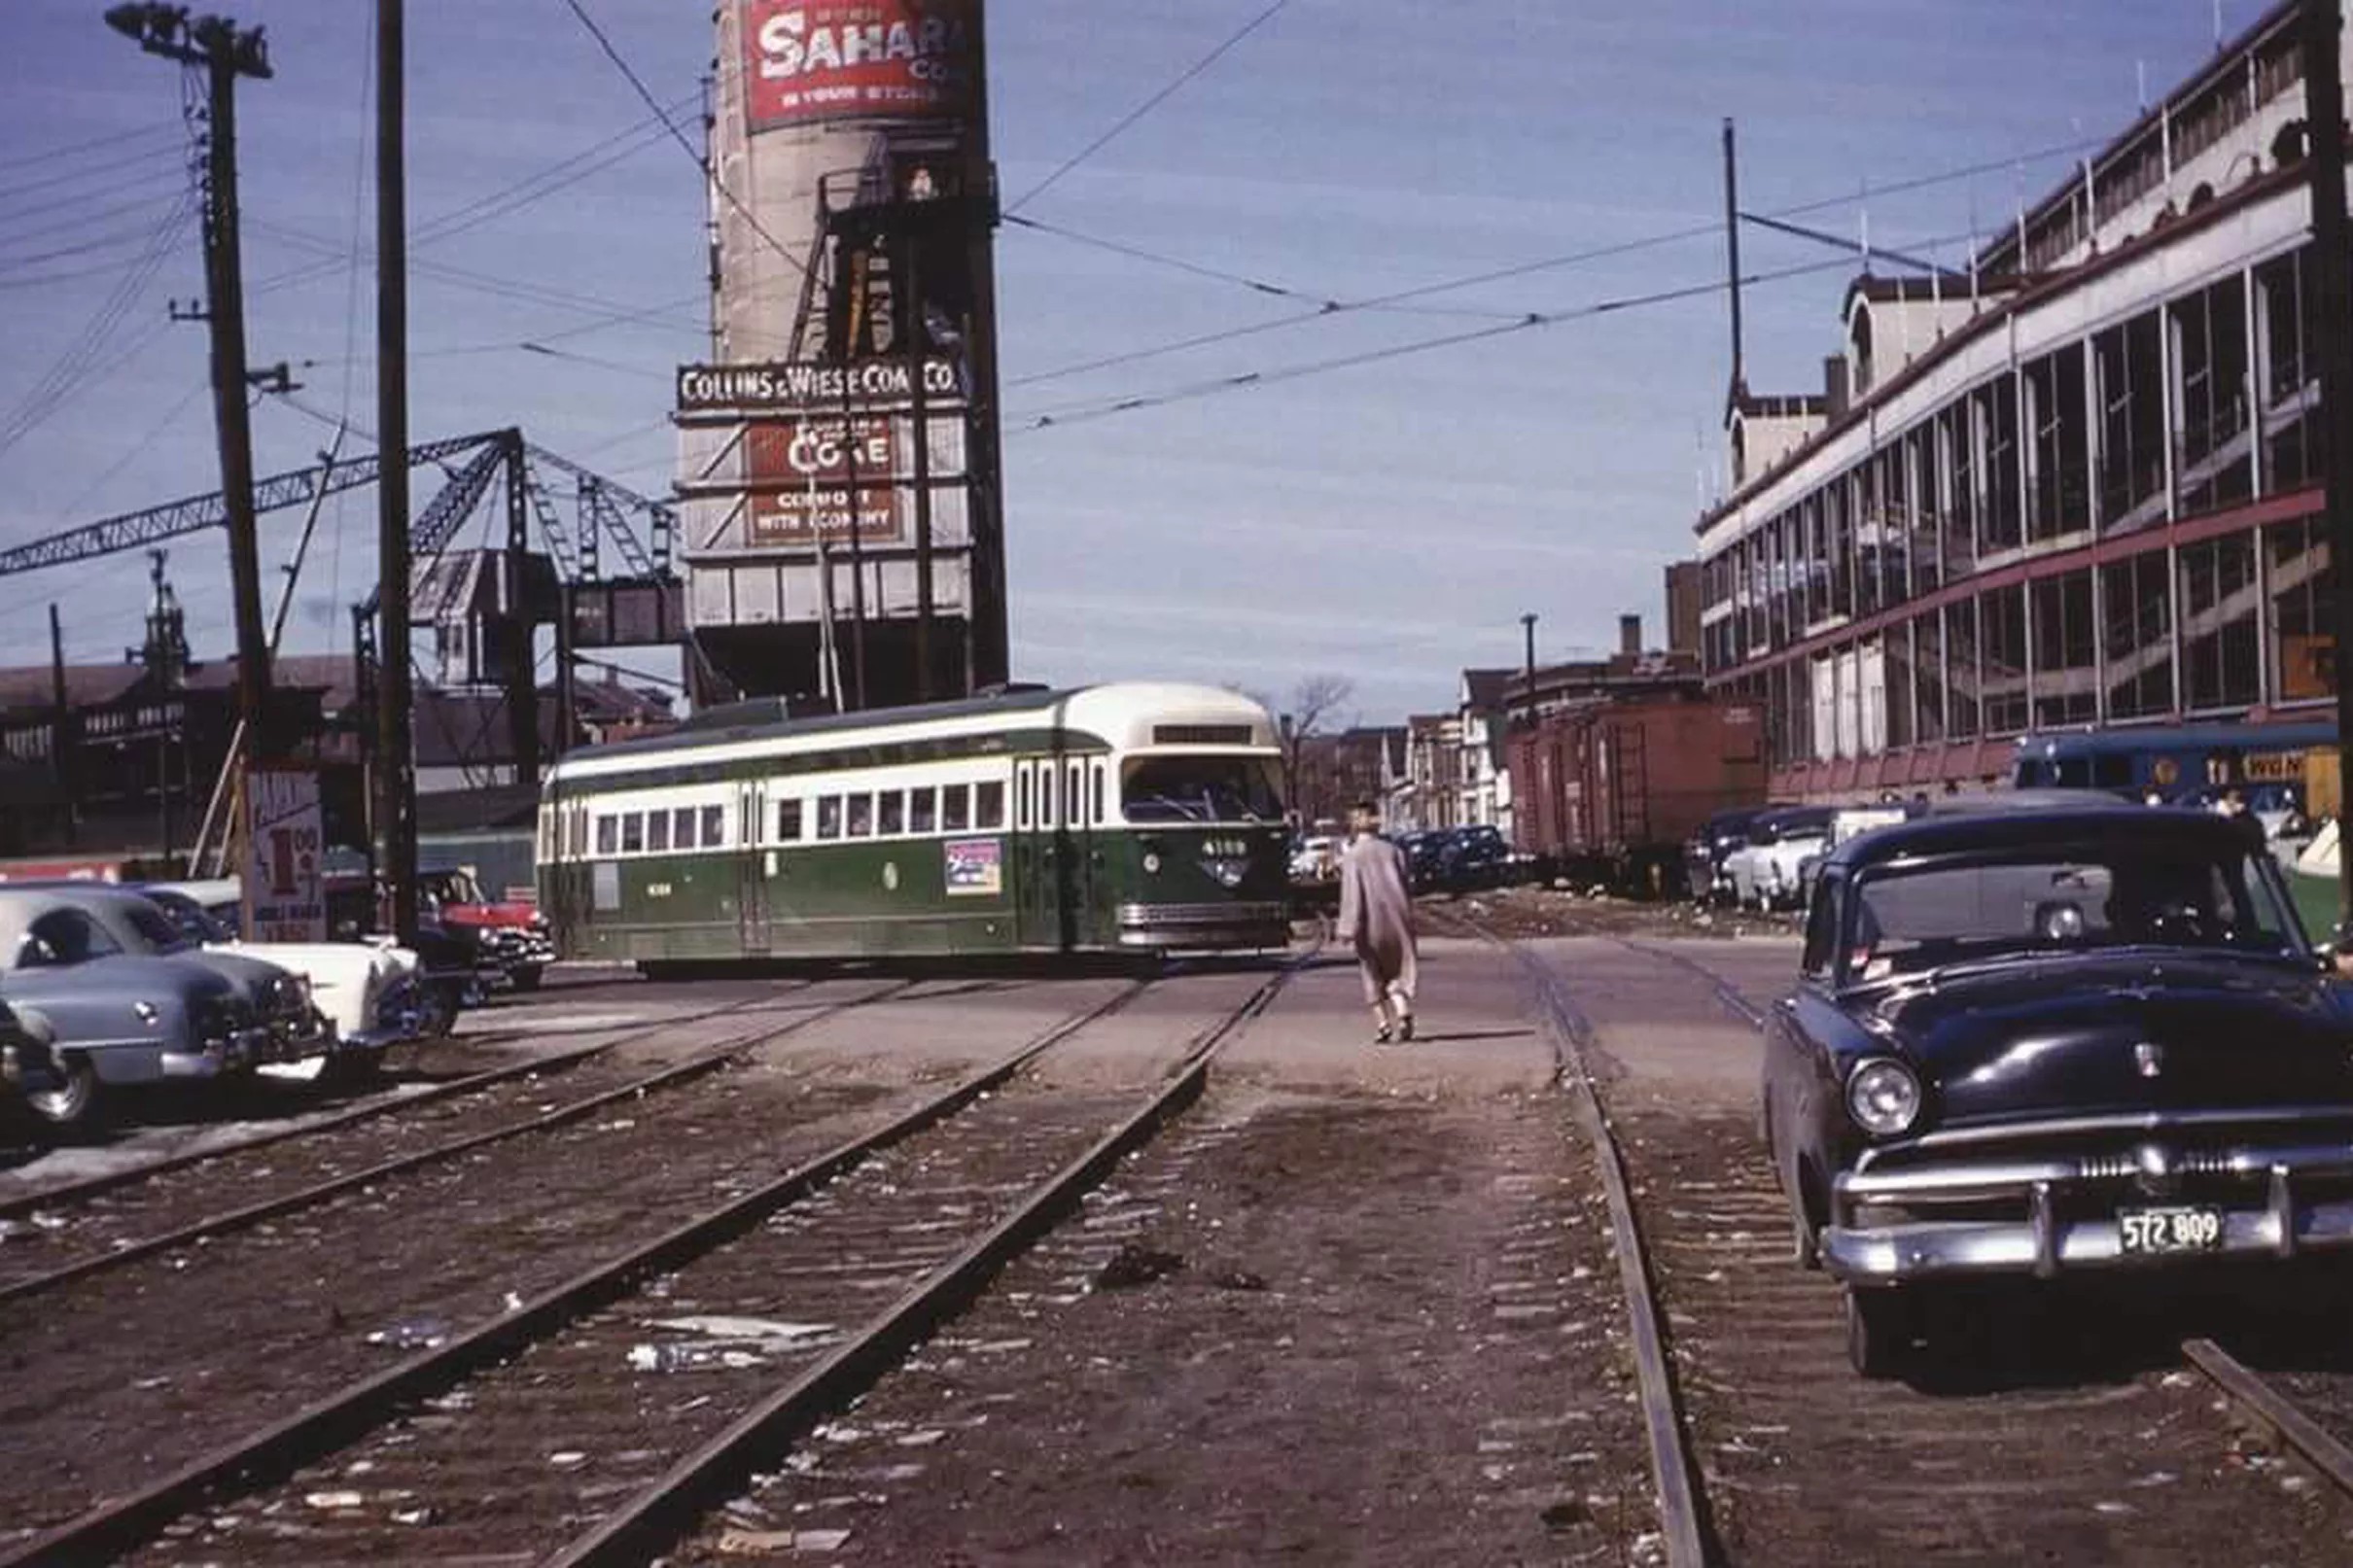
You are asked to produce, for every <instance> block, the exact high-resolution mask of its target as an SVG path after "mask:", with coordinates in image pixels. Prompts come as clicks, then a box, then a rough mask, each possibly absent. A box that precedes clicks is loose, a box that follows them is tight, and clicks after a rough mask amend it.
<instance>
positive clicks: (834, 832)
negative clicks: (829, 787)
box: [817, 795, 841, 839]
mask: <svg viewBox="0 0 2353 1568" xmlns="http://www.w3.org/2000/svg"><path fill="white" fill-rule="evenodd" d="M817 836H818V837H819V838H821V839H837V838H840V837H841V796H839V795H820V796H818V797H817Z"/></svg>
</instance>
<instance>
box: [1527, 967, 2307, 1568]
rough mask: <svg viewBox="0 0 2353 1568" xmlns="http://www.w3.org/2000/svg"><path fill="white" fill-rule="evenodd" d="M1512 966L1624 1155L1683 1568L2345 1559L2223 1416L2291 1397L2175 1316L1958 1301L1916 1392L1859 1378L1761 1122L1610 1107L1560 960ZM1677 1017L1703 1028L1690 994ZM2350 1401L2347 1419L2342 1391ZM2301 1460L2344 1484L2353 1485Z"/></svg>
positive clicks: (1630, 1265)
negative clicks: (1531, 983) (1801, 1243)
mask: <svg viewBox="0 0 2353 1568" xmlns="http://www.w3.org/2000/svg"><path fill="white" fill-rule="evenodd" d="M1491 939H1492V938H1491ZM1612 945H1613V946H1614V947H1615V948H1617V949H1620V950H1623V951H1624V952H1627V953H1630V954H1635V955H1639V956H1641V957H1642V958H1644V959H1646V960H1648V961H1650V962H1652V963H1655V964H1656V965H1658V966H1659V968H1661V969H1665V970H1669V971H1672V972H1673V973H1674V975H1676V976H1677V977H1678V979H1679V980H1682V981H1689V980H1699V981H1701V982H1703V984H1704V985H1705V987H1706V992H1705V998H1706V1000H1705V1004H1704V1005H1705V1006H1720V1007H1721V1008H1723V1009H1724V1010H1726V1011H1729V1012H1730V1013H1732V1014H1733V1015H1734V1016H1735V1017H1737V1018H1739V1019H1740V1020H1741V1021H1742V1022H1744V1023H1746V1024H1748V1025H1750V1026H1751V1027H1755V1026H1757V1025H1760V1024H1761V1023H1762V1022H1763V1017H1764V1015H1763V1012H1762V1010H1761V1009H1760V1008H1759V1007H1758V1006H1757V1005H1756V1003H1755V1002H1754V1001H1752V1000H1750V999H1749V998H1748V997H1746V996H1745V995H1743V994H1742V993H1741V992H1740V989H1739V988H1738V986H1737V985H1736V984H1734V983H1732V982H1730V981H1728V980H1726V979H1725V978H1724V977H1723V976H1722V975H1720V974H1719V973H1717V972H1716V971H1714V970H1713V969H1711V968H1710V967H1708V966H1707V965H1706V964H1704V963H1703V962H1701V961H1699V960H1698V959H1695V958H1692V957H1690V956H1689V955H1687V954H1683V953H1677V952H1674V951H1672V950H1670V949H1664V948H1662V947H1660V946H1657V945H1654V944H1648V943H1636V942H1632V941H1626V940H1623V939H1612ZM1514 951H1515V952H1516V953H1518V954H1519V955H1520V957H1521V961H1522V963H1523V964H1524V965H1526V966H1527V967H1528V969H1529V970H1530V972H1531V975H1532V977H1533V978H1534V979H1535V980H1536V983H1537V989H1538V993H1539V998H1540V1002H1541V1004H1542V1006H1543V1008H1544V1010H1545V1012H1546V1013H1547V1015H1548V1016H1549V1017H1550V1019H1551V1021H1552V1024H1553V1027H1554V1028H1555V1030H1556V1032H1557V1034H1558V1035H1559V1036H1560V1038H1561V1039H1562V1040H1563V1049H1564V1055H1565V1063H1566V1065H1567V1066H1568V1068H1569V1070H1570V1072H1571V1075H1572V1078H1573V1080H1574V1081H1573V1082H1572V1084H1571V1088H1572V1092H1589V1093H1592V1094H1593V1095H1594V1096H1595V1107H1596V1108H1595V1111H1594V1113H1593V1114H1591V1115H1589V1116H1587V1117H1585V1118H1583V1119H1584V1120H1585V1121H1586V1122H1587V1126H1588V1131H1589V1132H1592V1133H1593V1134H1594V1136H1595V1137H1596V1140H1597V1151H1598V1154H1599V1155H1600V1157H1601V1158H1602V1160H1603V1166H1604V1171H1605V1173H1606V1170H1607V1168H1608V1166H1609V1164H1610V1162H1612V1161H1621V1160H1622V1161H1623V1163H1624V1167H1625V1170H1626V1172H1627V1175H1628V1177H1629V1181H1628V1207H1629V1211H1630V1214H1629V1219H1630V1227H1631V1229H1632V1231H1633V1237H1632V1238H1631V1239H1627V1238H1625V1237H1624V1235H1623V1232H1622V1241H1621V1264H1622V1267H1623V1268H1624V1269H1625V1272H1626V1276H1627V1284H1628V1290H1629V1297H1630V1303H1632V1301H1633V1297H1634V1296H1636V1295H1639V1294H1644V1293H1647V1294H1648V1295H1650V1296H1651V1297H1652V1298H1653V1299H1654V1302H1655V1307H1656V1310H1657V1315H1658V1317H1659V1318H1660V1319H1661V1320H1662V1322H1663V1324H1664V1334H1663V1340H1664V1348H1665V1350H1666V1354H1665V1355H1664V1356H1663V1357H1661V1358H1657V1359H1652V1358H1649V1357H1642V1358H1640V1362H1641V1365H1640V1371H1641V1374H1642V1378H1641V1380H1642V1398H1643V1402H1644V1406H1645V1409H1646V1411H1647V1412H1648V1414H1649V1417H1650V1421H1651V1427H1652V1431H1653V1433H1654V1443H1653V1454H1654V1463H1655V1467H1656V1472H1657V1476H1658V1479H1659V1482H1660V1493H1661V1505H1662V1517H1663V1519H1664V1521H1665V1524H1666V1533H1667V1538H1668V1562H1669V1563H1670V1564H1671V1565H1674V1568H1685V1565H1689V1568H1699V1565H1702V1564H1709V1563H1758V1564H1771V1563H1782V1562H1807V1563H1811V1564H1822V1565H1831V1568H1836V1565H1841V1564H1855V1565H1858V1568H1859V1565H1863V1564H1877V1563H1883V1562H1893V1561H1908V1560H1918V1559H1923V1558H1932V1559H1934V1560H1939V1561H1953V1560H1958V1561H1975V1562H1987V1563H1993V1562H2014V1561H2028V1560H2034V1561H2132V1562H2151V1563H2182V1564H2192V1563H2203V1562H2211V1561H2221V1560H2230V1561H2250V1562H2251V1561H2276V1562H2304V1561H2323V1560H2344V1558H2345V1557H2346V1556H2347V1555H2348V1554H2353V1534H2348V1523H2347V1521H2348V1519H2349V1518H2353V1512H2349V1511H2348V1509H2347V1508H2346V1506H2345V1503H2344V1500H2343V1499H2342V1498H2341V1497H2340V1496H2338V1495H2336V1493H2335V1490H2334V1489H2333V1488H2325V1487H2315V1486H2312V1485H2311V1484H2310V1483H2309V1481H2301V1480H2284V1479H2283V1478H2286V1477H2288V1475H2289V1472H2288V1470H2287V1469H2286V1467H2283V1466H2280V1465H2278V1464H2276V1463H2266V1462H2265V1460H2264V1459H2263V1458H2262V1457H2261V1456H2260V1455H2251V1454H2250V1453H2249V1452H2248V1450H2247V1449H2246V1447H2245V1446H2244V1444H2243V1443H2242V1442H2240V1441H2238V1440H2237V1439H2235V1437H2234V1434H2233V1433H2232V1431H2231V1430H2230V1426H2229V1425H2228V1424H2227V1423H2225V1422H2224V1421H2221V1420H2218V1419H2217V1412H2218V1411H2219V1410H2223V1409H2226V1408H2228V1409H2231V1410H2233V1411H2238V1412H2239V1413H2240V1416H2241V1418H2242V1419H2244V1420H2247V1421H2249V1422H2252V1423H2253V1424H2257V1425H2268V1426H2270V1427H2272V1428H2274V1429H2275V1430H2277V1429H2280V1428H2281V1426H2282V1422H2281V1421H2280V1420H2279V1419H2278V1418H2277V1413H2278V1411H2279V1410H2280V1409H2287V1410H2288V1411H2290V1415H2291V1418H2290V1419H2289V1420H2288V1421H2287V1422H2286V1423H2285V1424H2286V1426H2287V1427H2289V1428H2293V1427H2294V1426H2295V1425H2296V1422H2295V1421H2294V1419H2293V1415H2294V1414H2295V1413H2297V1412H2296V1411H2295V1409H2294V1408H2293V1407H2287V1406H2285V1404H2284V1395H2283V1394H2282V1390H2281V1385H2280V1384H2279V1383H2278V1382H2277V1381H2276V1380H2274V1381H2266V1380H2265V1379H2264V1378H2261V1377H2258V1376H2256V1375H2254V1374H2253V1373H2251V1372H2248V1371H2247V1370H2246V1369H2245V1368H2244V1367H2243V1366H2238V1365H2236V1364H2235V1363H2230V1367H2231V1368H2233V1369H2234V1371H2235V1376H2231V1375H2230V1374H2229V1373H2225V1372H2222V1371H2221V1369H2223V1368H2224V1366H2225V1364H2226V1363H2227V1362H2228V1360H2229V1358H2228V1357H2227V1355H2226V1354H2225V1353H2224V1352H2222V1351H2221V1350H2220V1349H2219V1348H2217V1347H2214V1346H2211V1345H2209V1346H2205V1347H2204V1348H2203V1349H2202V1350H2201V1349H2200V1348H2199V1347H2197V1346H2195V1345H2194V1346H2192V1347H2190V1348H2189V1350H2188V1351H2187V1357H2188V1361H2187V1365H2185V1350H2184V1347H2183V1345H2182V1343H2181V1340H2180V1334H2179V1330H2178V1328H2177V1327H2175V1326H2173V1317H2172V1314H2170V1313H2169V1312H2167V1311H2166V1310H2164V1309H2163V1307H2162V1305H2161V1304H2152V1303H2151V1302H2150V1301H2149V1300H2148V1299H2147V1298H2145V1297H2141V1298H2135V1297H2134V1296H2133V1295H2132V1294H2131V1293H2130V1292H2129V1291H2128V1290H2127V1291H2125V1292H2121V1293H2119V1292H2111V1293H2110V1294H2109V1295H2108V1296H2107V1297H2106V1298H2104V1299H2099V1300H2097V1304H2096V1305H2095V1306H2094V1309H2093V1310H2092V1311H2091V1312H2090V1313H2089V1314H2084V1313H2082V1312H2074V1313H2072V1314H2071V1312H2070V1311H2069V1309H2068V1308H2067V1307H2062V1306H2061V1305H2059V1304H2057V1303H2055V1302H2054V1301H2052V1300H2049V1299H2047V1298H2045V1297H2043V1296H2038V1295H2034V1294H2033V1293H2019V1292H2012V1293H2007V1294H2002V1293H1997V1292H1992V1291H1987V1292H1984V1293H1982V1294H1980V1295H1972V1296H1968V1297H1961V1296H1957V1295H1956V1297H1955V1298H1954V1301H1953V1305H1952V1308H1951V1314H1950V1316H1949V1320H1948V1321H1946V1322H1944V1323H1943V1324H1941V1325H1940V1327H1941V1328H1942V1330H1943V1331H1944V1333H1945V1334H1946V1335H1947V1336H1948V1337H1949V1340H1950V1342H1952V1343H1953V1344H1954V1347H1955V1348H1954V1351H1953V1353H1952V1354H1950V1355H1949V1356H1948V1357H1946V1358H1944V1359H1943V1360H1942V1361H1941V1362H1940V1364H1939V1366H1938V1368H1936V1369H1934V1370H1931V1371H1929V1372H1927V1373H1925V1374H1924V1375H1923V1378H1922V1380H1921V1381H1920V1382H1919V1383H1917V1384H1916V1385H1907V1384H1903V1383H1890V1382H1866V1381H1863V1380H1861V1379H1858V1378H1857V1377H1855V1376H1854V1375H1853V1374H1852V1373H1851V1371H1850V1370H1849V1369H1848V1367H1847V1364H1846V1360H1845V1354H1844V1335H1843V1331H1842V1317H1841V1312H1840V1299H1839V1294H1838V1291H1837V1289H1836V1287H1835V1286H1834V1285H1832V1284H1831V1283H1830V1282H1829V1281H1828V1280H1826V1279H1825V1278H1824V1277H1823V1276H1821V1275H1820V1274H1817V1273H1809V1272H1804V1271H1802V1270H1800V1269H1799V1268H1798V1267H1797V1265H1796V1264H1795V1262H1794V1261H1793V1260H1792V1257H1791V1248H1790V1242H1789V1239H1788V1237H1789V1225H1788V1220H1787V1217H1786V1208H1785V1205H1784V1204H1783V1202H1782V1200H1781V1197H1780V1194H1779V1192H1778V1190H1777V1186H1776V1183H1775V1181H1774V1175H1773V1171H1772V1168H1771V1164H1770V1161H1769V1160H1768V1159H1767V1157H1766V1154H1765V1152H1764V1150H1763V1148H1762V1146H1761V1145H1760V1144H1759V1143H1758V1142H1757V1139H1756V1135H1755V1132H1754V1127H1753V1117H1752V1116H1751V1115H1750V1114H1748V1113H1747V1112H1746V1111H1744V1110H1743V1111H1741V1112H1739V1113H1737V1114H1736V1113H1733V1112H1731V1111H1729V1110H1727V1111H1726V1112H1724V1113H1722V1114H1715V1115H1708V1114H1694V1113H1691V1112H1689V1111H1686V1110H1683V1109H1680V1108H1677V1109H1674V1110H1671V1111H1670V1110H1664V1109H1659V1108H1655V1107H1653V1106H1650V1105H1646V1104H1642V1103H1640V1102H1639V1101H1640V1098H1641V1097H1637V1096H1629V1097H1627V1098H1628V1099H1629V1103H1628V1105H1627V1107H1626V1108H1624V1109H1623V1110H1621V1111H1618V1112H1616V1113H1614V1114H1613V1112H1612V1110H1611V1109H1610V1108H1609V1107H1608V1106H1606V1105H1605V1104H1603V1103H1602V1095H1601V1091H1600V1090H1599V1088H1598V1087H1597V1086H1595V1085H1594V1084H1592V1082H1591V1081H1590V1080H1589V1079H1586V1078H1585V1076H1584V1074H1583V1073H1582V1071H1581V1069H1580V1067H1579V1063H1580V1062H1581V1061H1582V1058H1583V1054H1584V1052H1585V1051H1586V1050H1587V1049H1588V1048H1589V1047H1591V1046H1593V1045H1595V1044H1597V1043H1598V1042H1599V1041H1600V1040H1601V1039H1602V1038H1603V1037H1605V1035H1606V1032H1607V1025H1608V1020H1607V1019H1606V1018H1605V1019H1603V1020H1601V1021H1600V1023H1599V1026H1597V1022H1596V1020H1594V1019H1592V1018H1589V1017H1588V1016H1587V1014H1586V1011H1585V1010H1584V1009H1583V1008H1582V1007H1581V1006H1580V999H1579V997H1578V996H1577V994H1576V993H1575V991H1574V990H1573V989H1572V986H1571V983H1570V980H1569V977H1568V976H1567V975H1566V974H1565V973H1564V972H1563V969H1562V967H1561V965H1560V964H1559V962H1558V961H1557V960H1556V959H1555V958H1552V957H1550V956H1548V955H1544V954H1541V953H1538V952H1537V951H1535V950H1533V949H1531V948H1529V947H1527V946H1523V945H1515V946H1514ZM1595 1005H1597V1006H1598V1005H1599V1004H1598V1002H1597V1003H1595ZM1679 1005H1680V1006H1681V1007H1682V1008H1683V1009H1685V1010H1687V1011H1692V1016H1693V1019H1694V1021H1695V1022H1697V1021H1698V1019H1699V1018H1700V1017H1703V1011H1695V1010H1693V1002H1692V1000H1690V999H1689V997H1688V990H1687V991H1686V999H1684V1000H1682V1001H1681V1002H1680V1003H1679ZM1579 1084H1582V1085H1583V1090H1582V1091H1579V1090H1578V1087H1577V1086H1578V1085H1579ZM1630 1254H1631V1256H1630ZM2073 1305H2076V1306H2081V1305H2084V1304H2073ZM1636 1315H1637V1319H1638V1317H1639V1315H1640V1309H1639V1308H1638V1307H1637V1308H1636ZM2191 1367H2195V1368H2197V1369H2199V1370H2200V1371H2202V1372H2204V1373H2205V1374H2206V1376H2208V1377H2211V1378H2213V1379H2214V1386H2212V1387H2210V1386H2209V1385H2208V1383H2207V1382H2206V1381H2205V1380H2203V1379H2201V1378H2200V1377H2199V1376H2197V1375H2196V1374H2195V1373H2193V1372H2192V1371H2191V1370H2189V1369H2190V1368H2191ZM2216 1388H2220V1389H2221V1391H2222V1392H2223V1393H2224V1395H2225V1396H2226V1402H2227V1403H2223V1404H2218V1402H2217V1401H2216V1400H2215V1399H2214V1397H2213V1395H2214V1392H2215V1389H2216ZM2266 1395H2267V1396H2269V1397H2270V1398H2271V1399H2272V1400H2273V1401H2275V1402H2279V1403H2278V1404H2277V1405H2275V1407H2274V1414H2273V1416H2272V1417H2269V1418H2266V1417H2265V1415H2264V1414H2262V1412H2261V1411H2259V1410H2257V1409H2256V1408H2255V1406H2256V1402H2259V1401H2261V1400H2262V1399H2263V1398H2264V1397H2265V1396H2266ZM2345 1408H2346V1410H2347V1412H2348V1415H2349V1416H2353V1377H2348V1378H2347V1380H2346V1400H2345ZM2306 1424H2307V1425H2312V1424H2315V1423H2310V1422H2307V1423H2306ZM2348 1429H2349V1430H2353V1428H2348ZM1662 1434H1668V1436H1662ZM2296 1438H2297V1434H2296V1433H2295V1432H2294V1431H2292V1430H2291V1431H2288V1432H2287V1433H2286V1435H2285V1441H2287V1442H2288V1444H2289V1445H2290V1446H2300V1445H2299V1444H2298V1443H2297V1441H2296ZM2307 1457H2308V1458H2312V1460H2313V1463H2314V1468H2316V1469H2318V1470H2319V1471H2320V1473H2321V1474H2322V1475H2324V1476H2326V1477H2328V1478H2329V1479H2330V1480H2332V1481H2336V1482H2337V1484H2338V1485H2339V1486H2343V1485H2345V1484H2346V1482H2347V1480H2348V1479H2353V1478H2346V1477H2343V1476H2342V1475H2341V1473H2339V1472H2335V1471H2332V1470H2331V1469H2330V1468H2329V1467H2328V1466H2327V1465H2326V1463H2325V1457H2315V1456H2314V1454H2313V1453H2312V1452H2307ZM1686 1508H1687V1510H1688V1512H1687V1513H1684V1514H1683V1515H1682V1516H1681V1517H1678V1512H1679V1511H1682V1510H1685V1509H1686Z"/></svg>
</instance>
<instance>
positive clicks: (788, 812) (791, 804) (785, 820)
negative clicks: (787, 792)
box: [776, 800, 800, 844]
mask: <svg viewBox="0 0 2353 1568" xmlns="http://www.w3.org/2000/svg"><path fill="white" fill-rule="evenodd" d="M776 838H777V842H778V843H780V844H798V843H799V842H800V802H799V801H797V800H780V801H778V802H777V803H776Z"/></svg>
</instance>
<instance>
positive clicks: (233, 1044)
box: [156, 1028, 280, 1078]
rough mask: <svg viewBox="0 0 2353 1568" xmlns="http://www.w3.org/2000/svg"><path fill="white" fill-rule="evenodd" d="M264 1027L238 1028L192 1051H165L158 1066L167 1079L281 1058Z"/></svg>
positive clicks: (216, 1074) (209, 1074)
mask: <svg viewBox="0 0 2353 1568" xmlns="http://www.w3.org/2000/svg"><path fill="white" fill-rule="evenodd" d="M276 1045H277V1042H276V1041H275V1040H274V1039H273V1038H272V1037H271V1035H270V1032H269V1030H267V1029H265V1028H249V1029H238V1030H236V1031H234V1032H233V1033H230V1034H228V1035H224V1036H223V1037H221V1038H219V1039H215V1040H207V1041H205V1042H204V1044H203V1045H202V1046H201V1047H200V1048H198V1049H196V1050H193V1051H164V1052H161V1053H159V1054H158V1057H157V1059H156V1061H157V1065H158V1067H159V1068H160V1070H161V1072H162V1074H163V1076H164V1077H166V1078H217V1077H219V1076H220V1075H221V1074H222V1073H224V1072H231V1071H234V1070H235V1069H237V1068H239V1067H250V1066H255V1065H258V1064H260V1063H264V1062H275V1061H278V1060H280V1058H279V1056H278V1053H277V1049H276Z"/></svg>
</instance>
